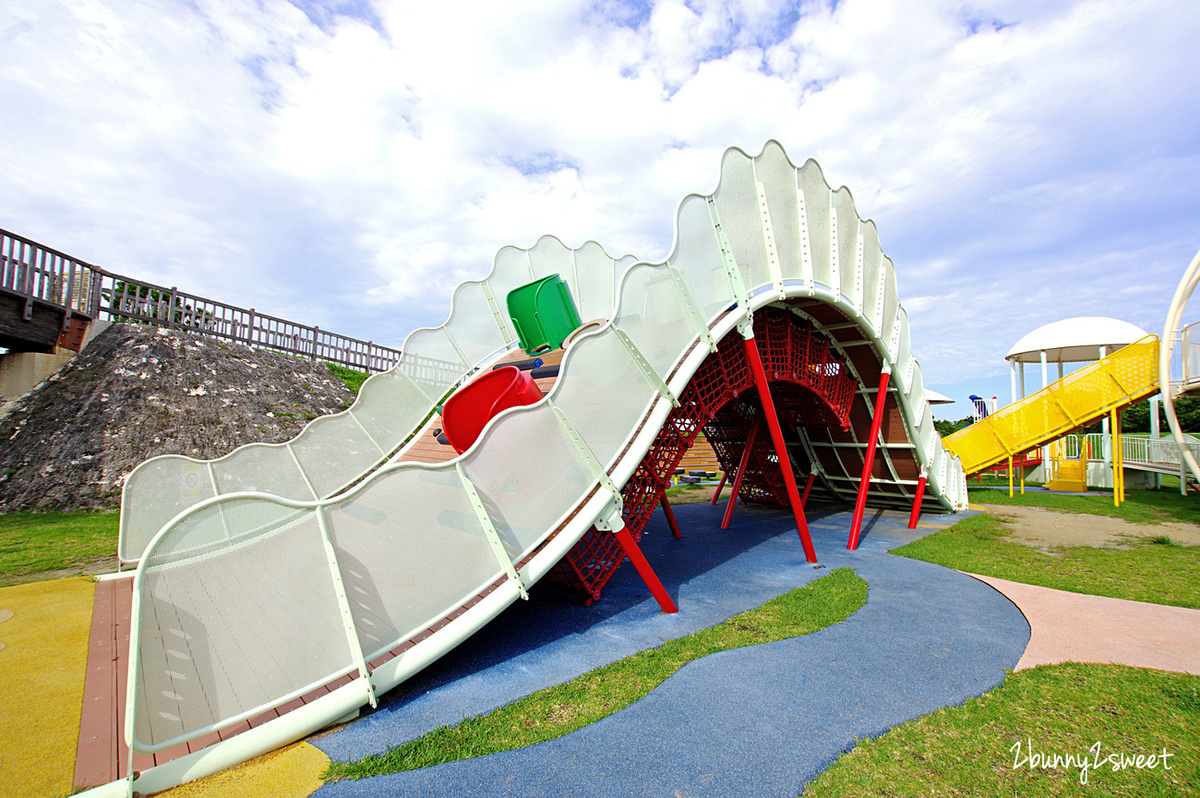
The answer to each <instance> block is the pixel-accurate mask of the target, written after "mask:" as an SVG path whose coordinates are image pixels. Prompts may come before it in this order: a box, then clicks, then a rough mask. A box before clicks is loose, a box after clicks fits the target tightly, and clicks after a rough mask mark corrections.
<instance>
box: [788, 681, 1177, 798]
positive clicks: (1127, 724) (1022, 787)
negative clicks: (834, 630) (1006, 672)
mask: <svg viewBox="0 0 1200 798" xmlns="http://www.w3.org/2000/svg"><path fill="white" fill-rule="evenodd" d="M1018 744H1019V745H1020V748H1016V746H1017V745H1018ZM1097 745H1098V746H1099V747H1096V746H1097ZM1164 751H1165V752H1166V754H1167V756H1166V757H1165V759H1164V758H1163V756H1162V754H1163V752H1164ZM1198 751H1200V677H1198V676H1190V675H1187V674H1181V673H1164V672H1162V671H1154V670H1147V669H1141V668H1127V667H1124V666H1121V665H1081V664H1078V663H1066V664H1063V665H1046V666H1042V667H1039V668H1033V669H1031V670H1027V671H1021V672H1020V673H1014V674H1011V675H1010V676H1008V678H1006V679H1005V680H1004V683H1003V684H1002V685H1000V686H999V687H996V688H995V689H993V690H990V691H989V692H987V693H985V694H984V695H982V696H980V697H978V698H972V699H969V700H968V701H966V702H965V703H964V704H963V705H961V706H958V707H951V708H946V709H940V710H938V711H936V712H933V713H932V714H929V715H926V716H924V717H922V718H918V719H917V720H914V721H911V722H909V723H905V724H903V725H901V726H897V727H896V728H894V729H892V730H891V731H889V732H887V733H886V734H883V735H882V736H880V737H878V738H876V739H873V740H864V741H860V743H859V745H858V746H857V747H855V748H854V750H853V751H851V752H849V753H847V754H845V755H843V756H842V757H841V758H840V759H839V760H838V761H837V763H836V764H835V765H833V767H831V768H830V769H829V770H827V771H825V772H824V773H822V774H821V775H820V776H818V777H817V778H816V779H814V780H813V781H812V782H811V783H810V784H809V785H808V786H807V787H806V789H805V791H804V796H805V798H826V796H831V797H832V796H850V795H853V796H856V798H867V797H869V796H878V797H879V798H883V797H884V796H918V795H923V796H934V795H945V796H960V795H961V796H967V795H970V796H976V795H978V796H1026V795H1029V796H1033V795H1036V796H1043V795H1045V796H1075V795H1080V796H1082V795H1087V796H1129V795H1139V796H1160V795H1161V796H1184V795H1192V796H1195V795H1200V757H1198V756H1197V752H1198ZM1030 754H1032V755H1033V756H1032V757H1031V756H1030ZM1139 754H1142V755H1146V756H1147V757H1148V756H1150V755H1156V756H1155V759H1154V767H1153V768H1150V767H1149V760H1148V759H1143V761H1142V763H1141V764H1142V767H1140V768H1138V767H1136V760H1135V763H1134V764H1133V765H1131V766H1129V767H1124V768H1121V767H1119V766H1120V764H1121V762H1122V760H1121V759H1120V758H1119V757H1120V756H1121V755H1125V756H1131V757H1136V756H1137V755H1139ZM1039 755H1047V756H1049V757H1053V756H1054V755H1061V756H1062V757H1063V758H1064V759H1062V760H1060V761H1059V762H1057V763H1055V762H1053V761H1051V762H1046V761H1045V760H1043V759H1039ZM1067 755H1071V756H1072V757H1073V760H1072V761H1071V762H1070V763H1069V764H1068V763H1067V762H1066V761H1065V757H1066V756H1067ZM1110 756H1111V757H1113V758H1112V759H1109V757H1110ZM1080 759H1082V760H1084V761H1086V762H1088V763H1089V765H1088V767H1086V768H1084V767H1080V766H1079V765H1078V764H1077V763H1078V762H1079V760H1080ZM1096 760H1099V761H1100V762H1101V763H1102V764H1100V765H1099V766H1098V767H1092V763H1094V762H1096ZM1164 762H1165V764H1166V766H1167V767H1169V768H1170V769H1169V770H1167V769H1165V768H1164V766H1163V765H1164ZM1055 765H1057V766H1055ZM1114 765H1117V766H1118V768H1117V769H1114ZM1085 777H1086V779H1087V783H1086V784H1081V783H1080V781H1081V779H1083V778H1085Z"/></svg>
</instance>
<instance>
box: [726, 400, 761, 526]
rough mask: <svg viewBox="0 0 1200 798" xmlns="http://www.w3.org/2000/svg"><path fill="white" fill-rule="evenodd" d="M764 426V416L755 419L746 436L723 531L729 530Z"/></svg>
mask: <svg viewBox="0 0 1200 798" xmlns="http://www.w3.org/2000/svg"><path fill="white" fill-rule="evenodd" d="M761 424H762V416H759V417H758V418H756V419H754V424H753V425H752V426H751V427H750V434H749V435H747V436H746V448H745V449H742V459H741V460H740V461H739V462H738V469H737V473H736V474H734V475H733V493H731V494H729V502H728V503H727V504H726V505H725V515H723V516H721V529H729V519H731V518H733V505H735V504H737V497H738V492H739V491H741V489H742V477H744V476H746V466H747V465H748V464H749V463H750V450H751V449H753V448H754V439H755V438H756V437H758V428H759V426H760V425H761Z"/></svg>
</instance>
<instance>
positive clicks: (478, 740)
mask: <svg viewBox="0 0 1200 798" xmlns="http://www.w3.org/2000/svg"><path fill="white" fill-rule="evenodd" d="M866 600H867V583H866V582H864V581H863V579H862V577H860V576H858V575H857V574H855V573H854V572H853V571H851V570H850V569H848V568H839V569H837V570H835V571H832V572H831V573H829V574H827V575H826V576H823V577H821V578H820V579H818V580H816V581H815V582H813V583H812V584H810V585H806V586H804V587H800V588H797V589H795V590H792V591H791V592H789V593H786V594H784V595H782V596H779V597H777V598H775V599H772V600H771V601H768V602H767V603H766V604H763V605H762V606H761V607H758V608H756V609H753V610H748V611H747V612H744V613H742V614H740V615H735V616H734V617H732V618H730V619H729V620H727V621H725V622H724V623H721V624H718V625H716V626H712V627H709V628H708V629H702V630H700V631H698V632H695V633H693V634H690V635H687V636H686V637H681V638H679V639H676V640H668V641H667V642H665V643H663V645H662V646H660V647H658V648H653V649H650V650H648V651H642V652H640V653H638V654H634V655H632V656H629V657H626V658H624V659H621V660H618V661H616V662H614V663H611V664H609V665H605V666H604V667H601V668H597V669H595V670H592V671H589V672H588V673H585V674H583V675H582V676H580V677H578V678H577V679H574V680H572V681H570V682H567V683H565V684H560V685H556V686H554V687H550V688H547V689H545V690H541V691H539V692H537V693H534V694H533V695H530V696H527V697H525V698H522V699H520V700H519V701H514V702H513V703H511V704H508V705H507V706H504V707H501V708H499V709H497V710H495V711H493V712H490V713H488V714H486V715H480V716H479V717H475V718H471V719H469V720H466V721H463V722H462V723H460V724H458V725H457V726H442V727H441V728H438V729H435V730H434V731H432V732H430V733H429V734H427V735H425V736H424V737H420V738H418V739H416V740H413V741H411V742H408V743H405V744H403V745H400V746H396V747H394V748H390V749H388V751H386V752H385V753H382V754H374V755H372V756H368V757H366V758H364V759H360V760H358V761H356V762H349V763H343V762H333V763H331V764H330V766H329V769H328V771H326V773H325V777H326V778H356V779H357V778H364V777H367V776H378V775H382V774H384V773H398V772H400V771H403V770H414V769H416V768H422V767H428V766H430V765H438V764H441V763H444V762H453V761H455V760H459V759H466V758H468V757H473V756H484V755H486V754H494V753H497V752H499V751H511V750H513V749H515V748H521V747H523V746H526V745H533V744H534V743H540V742H544V741H546V740H551V739H554V738H555V737H560V736H562V735H564V734H567V733H568V732H572V731H574V730H576V729H579V728H581V727H583V726H586V725H587V724H589V723H594V722H596V721H598V720H600V719H601V718H604V717H606V716H608V715H611V714H612V713H614V712H616V711H617V710H619V709H622V708H623V707H626V706H629V705H630V704H632V703H633V702H634V701H637V700H638V699H639V698H641V697H643V696H645V695H646V694H647V693H649V692H650V691H651V690H653V689H654V688H655V687H657V686H658V685H659V684H661V683H662V681H663V680H664V679H666V678H667V677H668V676H670V675H671V674H672V673H674V672H675V671H677V670H679V668H681V667H683V666H684V665H686V664H687V663H689V662H691V661H692V660H695V659H699V658H700V657H703V656H706V655H708V654H713V653H716V652H718V651H725V650H728V649H731V648H740V647H742V646H750V645H756V644H758V643H766V642H769V641H772V640H783V639H785V638H789V637H796V636H798V635H804V634H809V633H811V632H815V631H817V630H819V629H824V628H825V627H827V626H830V625H831V624H835V623H838V622H839V621H842V620H845V619H846V618H848V617H849V616H850V615H852V614H853V613H854V612H856V611H857V610H858V609H859V608H860V607H862V606H863V604H865V603H866Z"/></svg>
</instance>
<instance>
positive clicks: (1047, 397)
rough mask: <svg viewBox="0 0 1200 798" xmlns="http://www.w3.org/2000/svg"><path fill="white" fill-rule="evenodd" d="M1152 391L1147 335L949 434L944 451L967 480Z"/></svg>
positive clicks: (1154, 363) (1154, 345) (1152, 343)
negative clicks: (958, 462)
mask: <svg viewBox="0 0 1200 798" xmlns="http://www.w3.org/2000/svg"><path fill="white" fill-rule="evenodd" d="M1158 387H1159V386H1158V337H1157V336H1154V335H1149V336H1146V337H1145V338H1143V339H1141V340H1140V341H1135V342H1134V343H1132V344H1129V345H1128V346H1125V347H1122V348H1120V349H1118V350H1117V351H1116V352H1114V353H1112V354H1111V355H1109V356H1108V357H1106V358H1104V359H1102V360H1099V361H1097V362H1095V363H1092V364H1090V365H1087V366H1084V367H1083V368H1081V369H1079V370H1078V371H1073V372H1071V373H1070V374H1068V375H1066V376H1065V377H1063V378H1062V379H1060V380H1058V381H1056V382H1054V383H1051V384H1050V385H1048V386H1046V387H1045V388H1043V389H1042V390H1040V391H1038V392H1037V393H1035V394H1032V395H1031V396H1027V397H1025V398H1024V399H1022V400H1020V401H1018V402H1014V403H1013V404H1011V405H1008V406H1007V407H1003V408H1001V409H1000V410H998V411H996V412H995V413H993V414H992V415H990V416H988V417H986V418H984V419H981V420H980V421H977V422H975V423H974V424H972V425H971V426H969V427H967V428H966V429H964V430H960V431H959V432H956V433H954V434H953V435H951V436H950V437H948V438H946V448H948V449H949V450H950V451H952V452H954V454H956V455H958V456H959V457H960V458H961V459H962V467H963V471H964V472H966V473H968V474H973V473H975V472H976V471H980V470H982V469H984V468H987V467H988V466H991V465H995V464H996V463H999V462H1000V461H1002V460H1005V459H1007V458H1008V457H1010V456H1015V455H1018V454H1020V453H1021V452H1024V451H1026V450H1028V449H1032V448H1034V447H1036V446H1041V445H1042V444H1044V443H1047V442H1049V441H1052V440H1054V439H1055V438H1058V437H1061V436H1062V435H1065V434H1066V433H1068V432H1070V431H1071V430H1073V429H1076V428H1077V427H1082V426H1084V425H1086V424H1089V423H1091V422H1092V421H1094V420H1095V419H1097V418H1099V417H1101V416H1103V415H1104V414H1105V413H1107V412H1108V411H1110V410H1112V409H1114V408H1119V407H1124V406H1125V405H1127V404H1131V403H1133V402H1136V401H1138V400H1139V399H1144V398H1145V397H1147V396H1149V395H1151V394H1153V393H1155V392H1156V391H1157V390H1158Z"/></svg>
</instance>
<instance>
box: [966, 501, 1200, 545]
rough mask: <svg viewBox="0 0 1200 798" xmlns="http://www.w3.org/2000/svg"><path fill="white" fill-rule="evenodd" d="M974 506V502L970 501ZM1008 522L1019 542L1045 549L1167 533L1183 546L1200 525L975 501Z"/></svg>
mask: <svg viewBox="0 0 1200 798" xmlns="http://www.w3.org/2000/svg"><path fill="white" fill-rule="evenodd" d="M973 506H974V505H973ZM977 506H979V507H981V508H983V509H984V510H986V511H987V512H988V514H989V515H992V516H994V517H996V518H1000V519H1002V520H1004V521H1007V522H1009V523H1008V531H1009V537H1010V538H1012V539H1013V540H1015V541H1017V542H1018V543H1024V544H1026V545H1028V546H1033V547H1034V548H1038V549H1042V550H1043V551H1044V550H1048V549H1050V548H1053V547H1055V546H1096V547H1103V546H1112V547H1120V546H1122V545H1127V544H1128V543H1129V539H1130V538H1154V537H1160V536H1162V535H1166V536H1167V537H1169V538H1170V539H1171V540H1173V541H1174V542H1176V543H1180V544H1183V545H1185V546H1197V545H1200V526H1196V525H1194V524H1184V523H1179V522H1177V521H1171V522H1164V523H1161V524H1131V523H1129V522H1128V521H1124V520H1122V519H1120V518H1109V517H1108V516H1103V515H1085V514H1082V513H1064V512H1059V511H1057V510H1048V509H1045V508H1042V507H1013V506H1010V505H1001V504H979V505H977Z"/></svg>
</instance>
